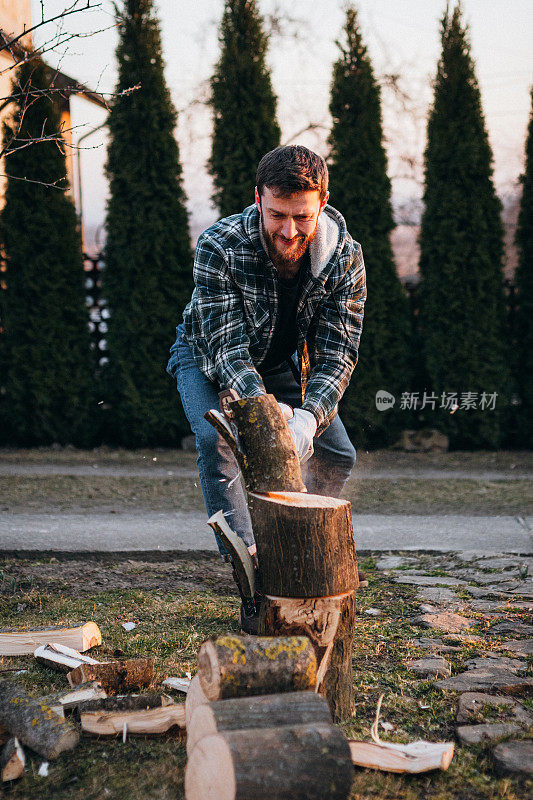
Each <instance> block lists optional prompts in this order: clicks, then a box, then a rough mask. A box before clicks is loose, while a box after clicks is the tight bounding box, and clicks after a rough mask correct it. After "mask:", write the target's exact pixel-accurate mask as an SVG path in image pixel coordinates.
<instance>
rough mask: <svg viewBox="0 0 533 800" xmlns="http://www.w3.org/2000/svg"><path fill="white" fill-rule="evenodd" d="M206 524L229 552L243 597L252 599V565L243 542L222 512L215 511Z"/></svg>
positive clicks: (253, 592) (253, 587)
mask: <svg viewBox="0 0 533 800" xmlns="http://www.w3.org/2000/svg"><path fill="white" fill-rule="evenodd" d="M207 524H208V525H210V526H211V527H212V528H213V530H214V531H215V533H217V534H218V536H219V537H220V538H221V539H222V542H223V544H224V545H225V547H226V550H227V551H228V552H229V555H230V558H231V563H232V564H233V569H234V570H235V574H236V578H237V582H238V584H239V586H240V588H241V591H242V593H243V595H244V596H245V597H253V596H254V594H255V570H254V564H253V561H252V556H251V555H250V553H249V551H248V548H247V547H246V545H245V544H244V542H243V540H242V539H241V538H240V537H239V536H237V534H236V533H234V532H233V531H232V530H231V528H230V526H229V525H228V523H227V522H226V517H225V516H224V513H223V512H222V511H217V513H216V514H213V516H212V517H210V518H209V519H208V520H207Z"/></svg>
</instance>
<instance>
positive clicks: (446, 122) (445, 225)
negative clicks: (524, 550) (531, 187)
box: [419, 7, 508, 449]
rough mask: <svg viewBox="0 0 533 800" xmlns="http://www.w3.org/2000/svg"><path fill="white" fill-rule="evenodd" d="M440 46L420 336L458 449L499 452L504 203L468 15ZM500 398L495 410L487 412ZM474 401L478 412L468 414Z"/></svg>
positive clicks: (449, 25)
mask: <svg viewBox="0 0 533 800" xmlns="http://www.w3.org/2000/svg"><path fill="white" fill-rule="evenodd" d="M441 38H442V54H441V57H440V61H439V64H438V69H437V76H436V80H435V84H434V91H435V94H434V102H433V106H432V108H431V111H430V115H429V121H428V134H427V146H426V150H425V190H424V203H425V210H424V213H423V217H422V227H421V236H420V246H421V257H420V275H421V286H420V315H419V317H420V335H421V341H422V346H423V351H424V359H425V365H426V371H427V375H428V380H429V385H428V387H427V390H428V392H430V393H433V394H435V395H436V396H437V398H438V402H437V408H436V411H435V412H434V413H432V417H431V418H432V419H434V420H435V422H436V423H437V426H438V427H439V428H440V429H441V430H443V431H444V432H446V433H447V434H449V436H450V441H451V446H452V447H455V448H463V449H469V448H479V447H485V448H486V447H488V448H493V447H497V446H498V445H499V444H500V442H501V440H502V435H503V430H502V420H503V417H504V413H505V405H506V397H505V396H504V394H505V392H506V386H507V381H508V370H507V366H506V362H507V358H508V353H507V351H506V339H507V336H508V331H507V329H506V325H505V298H504V291H503V272H502V257H503V228H502V223H501V219H500V212H501V204H500V201H499V199H498V198H497V196H496V192H495V190H494V185H493V182H492V153H491V150H490V145H489V141H488V137H487V132H486V128H485V121H484V118H483V112H482V108H481V97H480V91H479V87H478V83H477V80H476V76H475V70H474V63H473V61H472V56H471V52H470V42H469V37H468V31H467V28H466V27H465V26H463V23H462V19H461V10H460V7H457V8H455V9H454V10H453V11H451V12H448V11H446V13H445V15H444V17H443V19H442V29H441ZM453 392H457V405H458V406H459V407H458V408H457V410H456V411H455V412H454V413H450V411H452V410H453V401H452V404H451V407H450V406H449V407H448V408H446V407H442V408H441V407H440V406H441V404H442V401H443V400H444V406H445V404H446V403H447V402H448V401H449V399H450V397H451V396H452V393H453ZM469 392H470V393H471V394H470V395H469V396H466V393H469ZM494 393H496V395H497V397H496V405H495V410H489V408H487V407H485V408H484V409H482V408H481V407H480V405H481V404H482V403H485V405H486V404H487V403H488V404H489V407H490V402H491V400H490V398H491V396H493V395H494ZM483 398H485V400H483ZM472 399H474V400H475V402H476V406H477V407H476V408H466V407H465V406H466V405H468V404H469V400H472Z"/></svg>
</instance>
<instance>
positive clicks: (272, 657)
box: [198, 634, 317, 700]
mask: <svg viewBox="0 0 533 800" xmlns="http://www.w3.org/2000/svg"><path fill="white" fill-rule="evenodd" d="M316 668H317V667H316V656H315V653H314V650H313V646H312V644H311V642H310V641H309V639H307V638H306V637H305V636H288V637H287V636H281V637H268V636H264V637H251V636H250V637H248V636H234V635H229V634H228V635H227V636H219V637H218V639H216V640H214V641H212V640H208V641H206V642H204V643H203V644H202V646H201V647H200V650H199V652H198V676H199V679H200V684H201V687H202V690H203V692H204V694H205V696H206V697H207V699H208V700H223V699H225V698H228V697H247V696H249V695H258V694H278V693H279V692H294V691H304V690H305V689H314V688H315V686H316Z"/></svg>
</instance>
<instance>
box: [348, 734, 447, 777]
mask: <svg viewBox="0 0 533 800" xmlns="http://www.w3.org/2000/svg"><path fill="white" fill-rule="evenodd" d="M349 743H350V753H351V757H352V762H353V763H354V764H355V765H356V766H358V767H368V768H369V769H380V770H383V771H384V772H408V773H411V774H416V773H419V772H430V771H431V770H434V769H442V770H446V769H448V767H449V766H450V763H451V760H452V758H453V752H454V744H453V742H423V741H419V742H411V743H410V744H394V743H393V742H379V743H377V742H357V741H356V740H355V739H350V740H349Z"/></svg>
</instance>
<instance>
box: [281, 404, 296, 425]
mask: <svg viewBox="0 0 533 800" xmlns="http://www.w3.org/2000/svg"><path fill="white" fill-rule="evenodd" d="M278 406H279V407H280V408H281V413H282V414H283V416H284V418H285V422H288V421H289V420H290V419H292V418H293V417H294V409H293V408H291V406H288V405H287V403H278Z"/></svg>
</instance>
